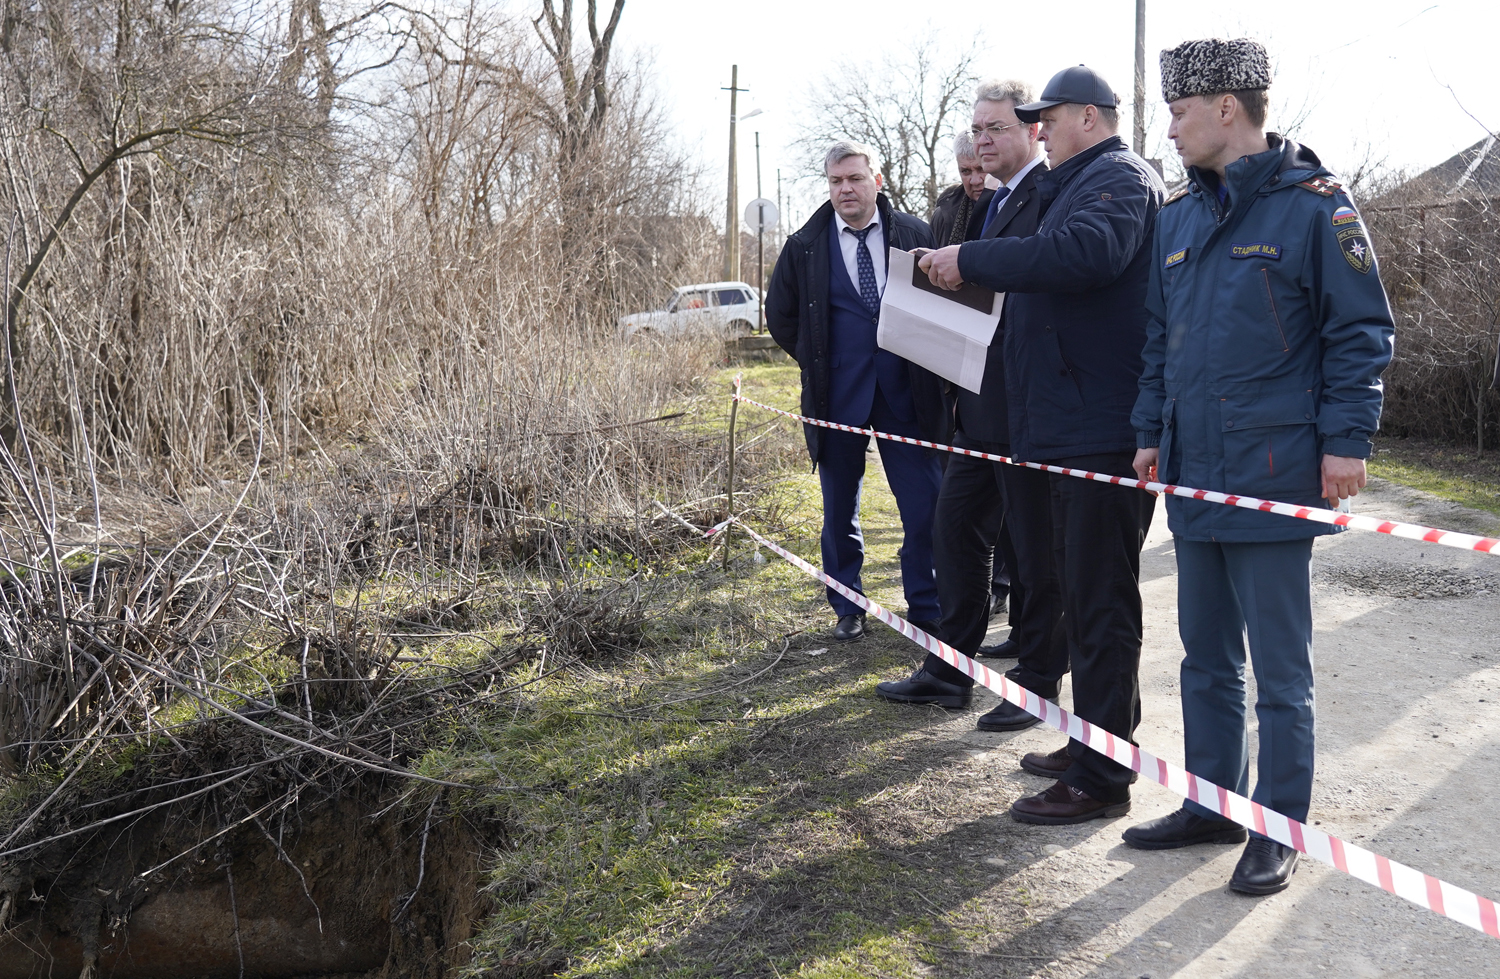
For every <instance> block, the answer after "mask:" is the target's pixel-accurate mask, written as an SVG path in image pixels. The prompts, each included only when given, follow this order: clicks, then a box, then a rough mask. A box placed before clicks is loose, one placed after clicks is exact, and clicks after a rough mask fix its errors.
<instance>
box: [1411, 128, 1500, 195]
mask: <svg viewBox="0 0 1500 979" xmlns="http://www.w3.org/2000/svg"><path fill="white" fill-rule="evenodd" d="M1402 190H1404V191H1408V192H1409V191H1416V192H1418V193H1420V194H1421V196H1423V197H1425V198H1428V199H1429V200H1444V199H1448V198H1465V197H1490V196H1500V146H1497V140H1496V137H1495V136H1494V135H1493V134H1492V135H1489V136H1486V137H1485V138H1484V139H1481V140H1480V141H1479V142H1477V143H1475V144H1474V145H1473V146H1470V147H1468V148H1467V149H1463V150H1459V151H1458V152H1457V153H1455V154H1453V155H1452V156H1450V157H1448V159H1446V160H1444V161H1443V162H1442V163H1439V164H1438V165H1437V166H1435V167H1433V168H1432V169H1430V170H1427V171H1424V172H1423V173H1421V174H1418V175H1417V176H1416V177H1413V178H1412V179H1411V180H1409V181H1407V182H1406V184H1405V185H1404V186H1403V187H1402Z"/></svg>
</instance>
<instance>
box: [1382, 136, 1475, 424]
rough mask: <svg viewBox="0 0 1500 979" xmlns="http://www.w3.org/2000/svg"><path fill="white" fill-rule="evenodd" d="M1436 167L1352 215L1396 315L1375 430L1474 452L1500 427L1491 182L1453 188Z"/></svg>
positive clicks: (1394, 183)
mask: <svg viewBox="0 0 1500 979" xmlns="http://www.w3.org/2000/svg"><path fill="white" fill-rule="evenodd" d="M1468 156H1473V151H1469V153H1468ZM1460 159H1464V155H1461V157H1460ZM1450 162H1451V161H1450ZM1465 162H1466V163H1469V162H1475V161H1472V160H1465ZM1478 162H1482V161H1478ZM1441 169H1442V168H1438V170H1437V171H1434V172H1433V173H1432V174H1429V175H1428V176H1426V177H1424V178H1418V179H1415V180H1401V179H1399V178H1394V179H1390V180H1388V181H1387V182H1386V183H1387V187H1388V188H1389V189H1386V190H1385V192H1384V193H1380V194H1378V196H1376V197H1375V199H1374V200H1373V201H1372V202H1371V203H1370V204H1369V205H1367V206H1366V207H1364V208H1363V209H1362V213H1363V214H1364V216H1365V218H1366V220H1367V222H1368V225H1369V229H1370V232H1371V235H1372V237H1373V239H1374V244H1375V247H1376V253H1377V254H1378V255H1379V256H1380V264H1381V277H1382V280H1383V282H1384V285H1385V287H1386V292H1387V294H1388V295H1389V297H1390V300H1391V310H1392V312H1393V313H1394V314H1395V318H1396V355H1395V359H1394V360H1393V361H1392V363H1391V366H1390V368H1389V369H1388V370H1387V371H1386V373H1385V384H1386V390H1387V400H1386V408H1385V412H1384V415H1383V417H1382V419H1381V427H1382V429H1384V430H1386V431H1388V432H1391V433H1393V434H1396V435H1409V436H1419V437H1424V438H1434V439H1440V440H1443V441H1451V442H1462V441H1468V442H1472V444H1473V445H1474V446H1475V448H1476V449H1477V450H1478V451H1479V452H1483V451H1484V450H1485V448H1486V447H1487V446H1489V445H1492V444H1493V443H1494V441H1495V435H1494V434H1493V433H1494V432H1495V426H1496V425H1497V424H1500V398H1496V396H1495V395H1494V394H1492V393H1491V387H1492V385H1493V383H1494V380H1495V365H1496V356H1497V345H1500V212H1497V210H1496V206H1495V205H1496V203H1497V202H1496V200H1495V198H1494V197H1493V191H1492V188H1493V186H1494V185H1493V183H1492V182H1491V181H1489V180H1484V179H1470V180H1462V179H1460V181H1459V184H1460V185H1459V186H1458V187H1457V188H1456V189H1455V188H1454V187H1453V186H1452V183H1453V181H1449V180H1445V179H1443V178H1444V176H1445V175H1444V174H1442V173H1441V172H1439V171H1441ZM1462 173H1463V169H1462V168H1460V169H1459V174H1462ZM1480 176H1481V177H1482V176H1484V174H1483V173H1481V174H1480Z"/></svg>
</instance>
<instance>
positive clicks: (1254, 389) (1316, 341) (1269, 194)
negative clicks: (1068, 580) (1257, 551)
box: [1131, 133, 1394, 542]
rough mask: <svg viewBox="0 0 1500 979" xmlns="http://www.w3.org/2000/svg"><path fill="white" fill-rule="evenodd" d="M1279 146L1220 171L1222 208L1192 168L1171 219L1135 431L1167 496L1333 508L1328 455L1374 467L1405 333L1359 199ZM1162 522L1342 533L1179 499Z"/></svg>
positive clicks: (1159, 248)
mask: <svg viewBox="0 0 1500 979" xmlns="http://www.w3.org/2000/svg"><path fill="white" fill-rule="evenodd" d="M1268 138H1269V141H1270V143H1271V149H1269V150H1268V151H1266V152H1264V153H1259V154H1257V155H1255V156H1249V157H1243V158H1241V159H1239V160H1237V161H1236V162H1234V163H1231V164H1230V165H1229V166H1228V167H1226V168H1225V180H1224V184H1225V187H1226V188H1227V190H1228V198H1227V200H1226V201H1225V202H1224V203H1223V204H1221V203H1220V202H1219V198H1218V194H1217V188H1218V185H1219V179H1218V176H1217V175H1216V174H1214V173H1213V172H1211V171H1209V172H1202V171H1199V170H1198V169H1196V168H1194V169H1193V170H1192V171H1190V173H1189V177H1190V178H1191V181H1192V184H1191V189H1190V190H1189V191H1188V192H1187V193H1186V194H1184V195H1182V196H1180V197H1178V198H1175V199H1174V200H1172V201H1171V202H1169V203H1168V204H1167V205H1166V206H1165V207H1163V208H1162V211H1161V217H1160V219H1159V221H1158V224H1157V230H1156V246H1155V258H1154V260H1153V262H1152V268H1151V285H1150V290H1149V292H1148V294H1147V301H1146V307H1147V309H1148V311H1149V313H1150V323H1149V325H1148V327H1147V339H1146V347H1145V353H1144V360H1145V370H1144V371H1143V373H1142V375H1141V382H1140V397H1139V398H1138V399H1137V400H1136V405H1135V411H1134V413H1133V414H1132V416H1131V420H1132V422H1133V423H1134V425H1135V428H1136V430H1137V433H1138V444H1139V445H1140V446H1141V447H1151V446H1156V445H1160V449H1161V454H1160V461H1159V462H1158V465H1157V472H1158V474H1159V478H1160V479H1161V480H1162V481H1163V482H1167V483H1175V484H1178V485H1182V486H1193V487H1197V488H1199V489H1210V490H1219V491H1221V492H1226V493H1234V494H1237V495H1240V496H1257V497H1262V498H1266V499H1271V500H1279V501H1283V502H1287V503H1295V504H1298V505H1301V506H1309V507H1326V506H1327V504H1326V503H1325V502H1324V501H1323V500H1322V498H1321V497H1320V495H1319V494H1320V493H1321V487H1322V457H1323V455H1324V454H1328V455H1336V456H1348V457H1352V458H1361V459H1362V458H1368V457H1369V455H1370V451H1371V444H1370V439H1371V437H1372V436H1373V435H1374V434H1375V429H1376V427H1377V425H1378V423H1379V420H1380V402H1381V393H1382V392H1381V385H1380V372H1381V371H1382V370H1384V369H1385V366H1386V364H1388V363H1389V362H1390V359H1391V344H1392V336H1393V333H1394V327H1393V325H1392V323H1391V311H1390V306H1389V304H1388V303H1387V302H1386V297H1385V291H1384V290H1383V289H1382V288H1381V285H1380V278H1379V274H1378V272H1377V270H1376V268H1375V256H1374V253H1373V252H1372V251H1371V250H1370V242H1369V239H1368V237H1367V236H1366V234H1365V232H1364V228H1363V227H1362V225H1361V222H1360V219H1359V215H1358V214H1357V213H1356V212H1355V210H1354V205H1353V203H1352V202H1351V201H1350V199H1349V197H1348V195H1347V194H1346V193H1345V192H1344V190H1343V189H1342V188H1341V187H1340V186H1339V185H1338V184H1337V183H1336V182H1334V180H1333V179H1332V175H1331V174H1330V173H1329V171H1328V170H1327V169H1326V168H1324V167H1323V165H1322V164H1321V163H1320V162H1319V161H1318V158H1317V156H1316V155H1315V154H1314V153H1313V152H1312V151H1311V150H1309V149H1307V148H1306V147H1304V146H1299V145H1298V144H1297V143H1294V142H1292V141H1291V140H1286V139H1282V138H1281V137H1280V136H1277V135H1276V134H1275V133H1271V134H1268ZM1167 520H1168V525H1169V526H1170V527H1171V529H1172V533H1174V534H1176V535H1178V536H1180V537H1185V538H1187V539H1189V540H1205V541H1207V540H1214V541H1226V542H1254V541H1285V540H1295V539H1298V538H1303V537H1312V536H1316V535H1318V534H1326V533H1331V532H1333V531H1334V530H1335V529H1336V528H1333V527H1329V526H1327V525H1325V524H1317V523H1312V522H1311V521H1307V520H1298V519H1295V518H1293V517H1284V516H1280V515H1278V514H1274V513H1263V512H1260V511H1257V510H1247V509H1244V508H1242V507H1231V506H1224V505H1223V504H1218V503H1208V502H1204V501H1201V500H1190V499H1183V498H1181V497H1168V498H1167Z"/></svg>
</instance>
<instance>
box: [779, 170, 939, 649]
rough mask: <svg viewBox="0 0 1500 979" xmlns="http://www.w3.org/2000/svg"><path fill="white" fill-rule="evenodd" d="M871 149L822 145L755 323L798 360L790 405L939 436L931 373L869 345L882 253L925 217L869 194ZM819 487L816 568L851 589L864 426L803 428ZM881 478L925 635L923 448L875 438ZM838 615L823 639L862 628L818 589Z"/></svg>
mask: <svg viewBox="0 0 1500 979" xmlns="http://www.w3.org/2000/svg"><path fill="white" fill-rule="evenodd" d="M877 163H878V161H877V160H876V157H875V152H874V151H873V150H871V149H870V148H869V147H867V146H862V145H860V144H858V143H853V142H849V141H841V142H838V143H834V144H833V146H832V147H830V148H829V150H828V153H827V155H826V157H825V158H824V161H823V172H824V174H825V175H826V176H827V177H828V201H827V202H826V203H825V204H824V205H823V206H822V207H820V208H818V210H817V212H816V213H815V214H813V216H812V217H811V218H809V219H808V221H807V223H806V224H805V225H803V226H802V227H801V228H800V229H798V230H797V231H796V232H794V233H793V234H791V235H788V236H787V240H786V244H785V245H783V246H782V250H781V257H780V258H778V259H777V260H776V269H775V271H774V272H773V273H772V274H771V285H770V287H769V288H768V289H767V290H766V327H767V328H768V329H769V330H770V331H771V336H773V337H775V339H776V342H777V343H778V344H780V345H781V347H782V349H784V350H785V351H786V352H787V353H789V354H791V355H792V356H793V357H795V358H796V359H797V363H798V364H799V365H801V367H802V413H803V414H804V415H808V416H809V417H812V418H822V419H825V420H827V421H831V422H838V423H840V424H843V425H853V426H857V427H860V428H864V427H866V426H873V427H874V428H875V429H876V430H877V431H882V432H889V433H890V434H892V435H904V436H908V437H910V438H921V439H926V440H927V441H930V442H935V441H941V440H942V438H943V437H944V434H945V428H944V417H943V416H944V410H943V391H942V387H941V384H942V382H941V380H940V379H939V378H938V377H937V375H935V374H932V373H931V372H929V371H926V370H924V369H922V368H921V367H918V366H917V365H916V364H913V363H911V362H909V361H907V360H905V359H904V358H901V357H898V356H896V355H895V354H893V353H891V352H890V351H888V350H881V349H879V347H877V346H876V344H875V334H876V327H877V325H878V324H879V322H880V297H881V295H882V294H883V293H884V291H885V282H886V272H887V269H888V267H889V260H888V258H887V252H888V251H889V250H890V249H892V248H901V249H905V250H910V249H913V248H927V247H931V245H932V232H931V230H930V229H929V228H928V227H927V222H925V221H923V220H922V219H921V218H917V217H913V216H912V215H910V214H902V213H901V212H900V211H896V210H894V209H893V208H892V207H891V205H890V202H889V201H888V200H886V198H885V195H884V194H881V193H880V192H879V191H880V184H881V174H880V168H879V167H878V166H877V165H876V164H877ZM804 429H805V432H806V436H807V451H808V454H809V455H811V456H812V459H813V462H814V463H815V464H816V465H817V467H818V481H819V483H820V484H821V485H822V489H823V570H824V571H826V572H828V574H829V576H830V577H832V578H833V579H835V580H836V581H839V582H841V583H843V584H845V585H848V586H849V587H851V588H854V589H856V590H858V589H859V588H860V570H861V568H862V566H863V564H864V557H865V546H864V545H865V540H864V533H863V531H861V529H860V525H859V499H860V489H861V487H862V485H863V482H864V476H865V449H866V448H867V447H868V445H869V442H870V437H869V436H868V435H855V434H852V433H850V432H839V431H834V430H832V429H826V428H819V427H817V426H814V425H806V426H804ZM879 446H880V459H881V462H882V463H884V465H885V477H886V481H887V482H889V483H890V485H891V492H892V494H894V495H895V497H896V507H897V509H899V510H900V511H901V526H902V529H903V530H904V531H905V533H904V536H903V538H902V542H901V551H900V555H901V582H902V586H903V588H904V589H905V591H906V608H907V612H906V617H907V618H908V619H910V620H911V621H912V623H913V624H914V625H916V626H918V627H919V628H921V629H924V630H926V631H928V632H935V631H936V630H937V628H938V622H939V619H940V618H941V611H940V609H939V607H938V592H937V583H936V578H935V576H934V573H933V569H932V514H933V507H934V506H935V505H936V503H937V494H938V482H939V480H940V479H941V476H942V469H941V467H940V466H939V465H938V460H937V454H936V453H935V452H933V451H932V450H931V449H924V448H920V447H919V446H915V445H907V444H905V443H902V442H892V441H890V440H888V439H880V440H879ZM828 602H829V604H830V605H832V606H833V610H834V612H835V613H836V614H837V615H838V622H837V624H836V625H835V626H834V630H833V638H834V639H836V640H839V641H841V642H847V641H849V640H853V639H858V638H859V637H860V636H862V635H864V631H865V615H864V612H863V611H861V610H860V608H859V606H858V605H855V604H854V603H853V602H851V601H849V599H847V598H845V597H844V596H843V595H840V594H839V593H838V592H835V591H834V590H833V589H831V588H830V589H828Z"/></svg>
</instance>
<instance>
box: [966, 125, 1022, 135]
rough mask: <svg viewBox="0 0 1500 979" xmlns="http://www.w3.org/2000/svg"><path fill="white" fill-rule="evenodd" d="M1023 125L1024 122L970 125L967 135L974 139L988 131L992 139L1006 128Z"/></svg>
mask: <svg viewBox="0 0 1500 979" xmlns="http://www.w3.org/2000/svg"><path fill="white" fill-rule="evenodd" d="M1024 125H1026V124H1025V123H1024V122H1013V123H1011V124H1010V125H1008V126H970V127H969V135H970V136H972V137H973V138H975V139H978V138H979V137H980V136H981V135H983V134H985V133H988V134H989V135H990V138H991V139H993V138H995V137H996V136H999V135H1000V134H1001V133H1003V132H1005V131H1006V130H1007V129H1014V128H1016V127H1017V126H1024Z"/></svg>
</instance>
